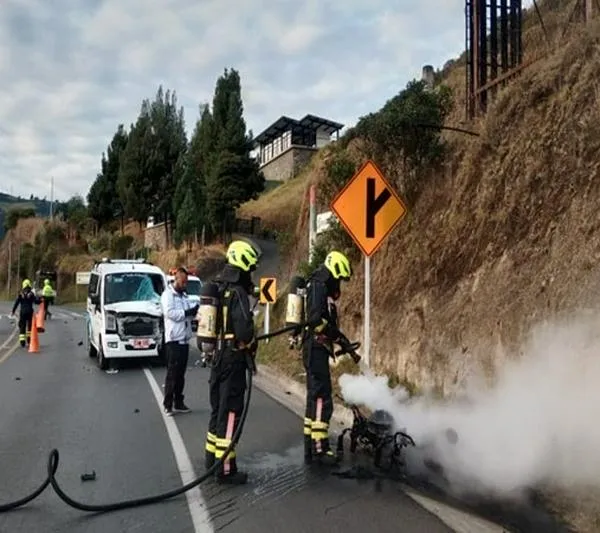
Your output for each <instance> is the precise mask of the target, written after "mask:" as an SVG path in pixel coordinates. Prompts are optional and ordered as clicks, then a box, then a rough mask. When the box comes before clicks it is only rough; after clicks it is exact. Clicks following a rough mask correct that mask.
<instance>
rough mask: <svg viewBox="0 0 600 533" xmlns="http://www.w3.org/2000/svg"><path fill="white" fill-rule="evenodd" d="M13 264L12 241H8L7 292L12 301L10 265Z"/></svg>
mask: <svg viewBox="0 0 600 533" xmlns="http://www.w3.org/2000/svg"><path fill="white" fill-rule="evenodd" d="M11 263H12V241H8V276H7V278H6V279H7V283H6V290H7V291H8V295H7V296H8V298H9V299H10V293H11V287H10V281H11V279H10V275H11V272H10V265H11Z"/></svg>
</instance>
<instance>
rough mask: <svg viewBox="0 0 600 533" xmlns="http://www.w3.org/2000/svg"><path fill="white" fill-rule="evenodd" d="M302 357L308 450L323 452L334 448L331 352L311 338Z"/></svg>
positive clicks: (317, 452)
mask: <svg viewBox="0 0 600 533" xmlns="http://www.w3.org/2000/svg"><path fill="white" fill-rule="evenodd" d="M302 356H303V362H304V369H305V370H306V411H305V414H304V453H305V455H306V456H310V455H312V454H316V455H321V454H323V453H326V452H328V451H329V450H330V447H329V422H330V420H331V416H332V415H333V398H332V396H331V393H332V389H331V373H330V370H329V351H328V350H327V349H325V348H324V347H323V346H322V345H320V344H318V343H317V342H315V341H313V340H310V339H309V340H307V341H306V342H305V343H304V347H303V354H302Z"/></svg>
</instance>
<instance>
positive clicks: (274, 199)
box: [238, 165, 312, 231]
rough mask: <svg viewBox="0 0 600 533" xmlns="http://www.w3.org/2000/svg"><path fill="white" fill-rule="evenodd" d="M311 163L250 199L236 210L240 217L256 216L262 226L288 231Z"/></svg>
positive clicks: (303, 194) (303, 190)
mask: <svg viewBox="0 0 600 533" xmlns="http://www.w3.org/2000/svg"><path fill="white" fill-rule="evenodd" d="M311 168H312V165H308V167H307V170H305V171H304V172H302V173H301V174H299V175H298V176H296V177H295V178H292V179H291V180H289V181H286V182H284V183H282V184H281V185H278V186H276V187H273V188H267V190H266V192H264V193H263V194H262V195H261V196H260V197H259V198H258V199H256V200H251V201H249V202H247V203H245V204H244V205H242V206H241V207H240V208H239V210H238V216H240V217H252V216H258V217H260V218H261V221H262V227H263V228H266V229H269V230H275V231H288V230H290V229H291V228H293V227H294V226H295V224H296V221H297V220H298V214H299V212H300V208H301V206H302V201H303V198H304V196H305V191H306V184H307V181H308V178H309V176H310V169H311Z"/></svg>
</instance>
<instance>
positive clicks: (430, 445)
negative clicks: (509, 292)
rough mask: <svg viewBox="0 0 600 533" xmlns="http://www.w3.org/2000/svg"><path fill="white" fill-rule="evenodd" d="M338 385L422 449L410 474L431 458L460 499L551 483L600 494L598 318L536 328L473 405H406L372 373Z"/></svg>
mask: <svg viewBox="0 0 600 533" xmlns="http://www.w3.org/2000/svg"><path fill="white" fill-rule="evenodd" d="M339 383H340V386H341V389H342V395H343V397H344V399H345V400H346V401H347V402H348V403H352V404H356V405H364V406H366V407H367V408H369V409H371V410H375V409H385V410H387V411H389V412H390V413H391V414H392V415H393V417H394V420H395V422H396V425H397V429H401V428H406V431H407V432H408V433H409V434H411V435H412V436H413V438H414V439H415V442H416V443H417V446H422V447H423V449H422V450H421V452H419V451H413V452H411V451H410V449H409V451H408V452H407V453H408V454H409V455H408V459H409V466H412V467H413V468H416V467H417V466H418V464H422V459H423V457H424V456H427V457H429V458H431V459H433V460H435V461H436V462H437V463H439V464H441V465H442V467H443V469H444V471H445V475H446V478H447V480H448V481H449V483H450V486H451V487H450V488H451V489H453V490H455V491H465V490H468V491H469V492H479V493H480V494H481V493H482V492H487V493H488V494H489V495H494V496H517V495H518V494H519V493H520V491H521V490H522V489H525V488H528V487H535V486H536V485H538V484H540V483H548V482H549V483H552V484H554V485H555V486H562V487H564V488H569V487H573V486H574V485H577V486H582V487H585V486H587V487H589V486H592V487H600V316H598V315H596V316H594V317H591V318H590V317H584V318H578V319H572V320H571V321H568V322H563V323H555V324H546V325H543V326H540V327H538V328H536V329H535V330H534V331H533V332H532V335H531V337H530V339H529V341H528V342H527V343H526V344H525V345H524V346H523V347H522V355H521V356H519V357H516V358H511V359H510V360H509V361H507V362H506V363H505V364H504V365H503V367H502V368H501V369H500V370H499V371H498V374H497V381H496V384H495V386H494V387H493V388H491V389H490V388H486V387H482V386H481V384H472V385H471V386H469V387H468V388H467V390H466V391H465V392H466V395H467V397H468V399H469V400H468V402H463V403H459V402H454V403H450V402H448V403H445V404H442V403H441V402H438V403H435V402H432V401H430V400H427V399H425V398H413V399H408V397H407V394H406V391H404V390H403V389H397V390H390V389H389V388H388V387H387V378H386V377H381V376H380V377H377V376H374V375H373V374H371V373H369V372H367V373H366V374H364V375H359V376H352V375H348V374H345V375H343V376H341V377H340V379H339ZM448 428H453V429H454V430H455V431H456V433H457V434H458V441H457V442H454V443H453V442H452V439H451V438H448V435H447V434H446V433H445V432H446V430H447V429H448ZM451 436H452V435H450V437H451Z"/></svg>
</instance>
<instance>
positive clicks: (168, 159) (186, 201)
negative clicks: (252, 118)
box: [87, 69, 265, 244]
mask: <svg viewBox="0 0 600 533" xmlns="http://www.w3.org/2000/svg"><path fill="white" fill-rule="evenodd" d="M251 150H252V132H251V131H249V132H247V130H246V122H245V120H244V108H243V102H242V96H241V82H240V76H239V73H238V72H237V71H236V70H235V69H225V71H224V73H223V74H222V75H221V76H220V77H219V78H218V80H217V82H216V85H215V90H214V95H213V101H212V109H211V107H210V106H209V105H203V106H200V114H199V118H198V119H197V121H196V125H195V128H194V130H193V133H192V135H191V139H189V140H188V139H187V134H186V131H185V119H184V112H183V107H179V108H178V106H177V96H176V93H175V91H171V90H166V91H165V90H164V89H163V87H162V86H160V87H159V89H158V91H157V93H156V96H155V98H154V100H153V101H150V100H148V99H145V100H144V101H143V102H142V105H141V110H140V113H139V116H138V117H137V120H136V122H135V123H134V124H131V125H130V128H129V131H127V130H126V129H125V127H124V125H123V124H119V126H118V128H117V130H116V132H115V134H114V135H113V137H112V140H111V141H110V144H109V145H108V147H107V150H106V152H105V153H103V154H102V159H101V169H100V172H99V173H98V175H97V177H96V179H95V181H94V183H93V184H92V186H91V188H90V190H89V193H88V195H87V203H88V214H89V216H90V217H91V218H92V219H94V220H95V222H96V224H97V226H98V228H100V229H101V228H106V227H108V226H110V225H111V223H112V222H114V221H115V220H120V221H121V224H122V225H123V224H124V221H125V220H134V221H137V222H138V223H140V224H144V223H145V222H146V221H147V220H148V218H149V217H153V218H154V221H155V222H166V224H165V226H166V227H167V238H168V240H169V241H171V242H173V241H174V242H175V243H176V244H179V243H181V242H184V241H190V240H192V239H193V238H194V236H196V235H199V234H200V233H201V232H204V234H205V236H206V238H207V239H214V238H218V237H220V236H224V235H225V234H226V233H228V232H230V231H231V230H232V229H233V222H234V221H235V211H236V209H237V208H238V207H239V206H240V205H241V204H242V203H244V202H246V201H248V200H251V199H255V198H257V197H258V195H259V194H260V193H261V192H262V191H263V190H264V188H265V178H264V176H263V174H262V172H261V171H260V170H259V166H258V162H257V161H255V160H254V159H253V158H252V157H251V156H250V152H251Z"/></svg>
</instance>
